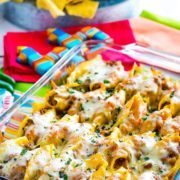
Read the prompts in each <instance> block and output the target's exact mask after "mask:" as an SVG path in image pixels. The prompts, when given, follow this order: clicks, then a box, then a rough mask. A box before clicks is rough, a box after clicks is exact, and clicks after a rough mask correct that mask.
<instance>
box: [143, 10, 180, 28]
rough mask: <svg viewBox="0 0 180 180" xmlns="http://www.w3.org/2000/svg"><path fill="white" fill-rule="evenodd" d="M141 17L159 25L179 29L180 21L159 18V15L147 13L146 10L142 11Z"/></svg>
mask: <svg viewBox="0 0 180 180" xmlns="http://www.w3.org/2000/svg"><path fill="white" fill-rule="evenodd" d="M141 17H144V18H147V19H150V20H153V21H156V22H158V23H160V24H164V25H166V26H170V27H172V28H175V29H180V21H177V20H174V19H171V18H167V17H164V16H160V15H157V14H154V13H152V12H149V11H147V10H143V11H142V13H141Z"/></svg>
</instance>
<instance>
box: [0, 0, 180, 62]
mask: <svg viewBox="0 0 180 180" xmlns="http://www.w3.org/2000/svg"><path fill="white" fill-rule="evenodd" d="M141 7H142V9H147V10H150V11H151V12H153V13H156V14H159V15H162V16H165V17H170V18H173V19H177V20H180V0H141ZM9 31H10V32H16V31H25V30H24V29H22V28H20V27H17V26H16V25H13V24H12V23H10V22H8V21H6V20H5V19H4V18H3V16H2V12H1V8H0V66H1V62H2V56H3V36H4V35H5V34H6V33H7V32H9Z"/></svg>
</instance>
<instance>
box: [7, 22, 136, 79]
mask: <svg viewBox="0 0 180 180" xmlns="http://www.w3.org/2000/svg"><path fill="white" fill-rule="evenodd" d="M94 26H95V27H97V28H99V29H101V30H102V31H104V32H106V33H107V34H109V35H110V36H111V37H112V38H113V39H114V41H115V43H117V44H121V45H125V44H129V43H133V42H135V38H134V35H133V32H132V30H131V27H130V24H129V21H128V20H124V21H118V22H112V23H106V24H99V25H94ZM81 28H82V27H72V28H64V30H65V31H66V32H68V33H71V34H73V33H75V32H77V31H78V30H79V29H81ZM17 46H30V47H32V48H34V49H35V50H37V51H38V52H40V53H41V54H46V53H47V52H49V51H50V50H51V49H52V48H54V46H52V45H49V44H48V43H47V35H46V32H45V31H42V32H20V33H11V32H9V33H7V35H6V36H5V37H4V72H5V73H6V74H8V75H10V76H11V77H12V78H14V79H15V80H16V81H23V82H36V81H37V80H38V79H39V78H40V76H39V75H38V74H37V73H36V72H35V71H34V70H33V69H32V68H30V67H27V66H24V65H21V64H19V63H17V62H16V50H17Z"/></svg>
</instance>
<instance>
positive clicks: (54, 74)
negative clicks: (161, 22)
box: [0, 41, 180, 180]
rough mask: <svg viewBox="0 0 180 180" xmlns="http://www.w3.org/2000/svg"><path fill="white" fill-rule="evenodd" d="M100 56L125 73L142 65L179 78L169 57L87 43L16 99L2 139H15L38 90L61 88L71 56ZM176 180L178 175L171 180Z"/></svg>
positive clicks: (2, 120)
mask: <svg viewBox="0 0 180 180" xmlns="http://www.w3.org/2000/svg"><path fill="white" fill-rule="evenodd" d="M97 54H101V55H102V57H103V59H104V60H115V61H121V62H122V64H123V65H124V67H125V70H129V69H130V68H131V67H132V66H133V64H134V63H137V64H142V65H143V66H144V67H145V68H151V67H155V68H158V69H160V70H162V71H163V73H165V74H167V75H168V76H171V77H172V78H173V79H176V80H179V78H180V58H179V57H176V56H172V55H169V54H163V53H161V52H157V51H154V50H151V49H147V48H145V47H142V46H139V45H137V44H129V45H126V46H121V45H117V44H111V43H106V42H100V41H87V42H86V43H84V44H80V45H78V46H76V47H74V48H72V49H71V50H69V52H68V53H66V54H65V55H64V56H63V57H62V58H61V59H60V60H59V61H58V62H57V63H56V64H55V65H54V66H53V67H52V68H51V69H50V70H49V71H48V72H47V73H46V74H44V75H43V76H42V77H41V78H40V79H39V80H38V81H37V82H36V83H35V84H34V85H33V86H32V87H31V88H30V89H29V90H28V91H27V92H26V93H24V94H23V95H22V96H21V97H19V98H18V99H17V100H16V101H15V103H14V104H13V105H12V106H11V107H10V108H9V109H8V110H7V111H6V112H5V113H4V114H2V115H1V116H0V129H1V131H2V132H3V134H4V137H5V139H10V138H15V137H16V135H17V131H18V128H19V124H20V122H21V120H22V119H23V118H24V117H25V116H26V115H27V114H29V113H31V105H32V103H33V102H34V101H36V102H40V101H42V100H43V98H42V97H37V94H39V93H38V92H39V91H41V88H42V87H43V88H44V87H46V88H47V91H48V90H50V86H49V85H50V84H54V83H52V82H55V83H56V84H57V85H58V84H61V83H62V82H63V80H64V79H65V78H66V76H67V69H68V67H69V66H70V65H71V66H72V64H75V65H77V63H76V62H74V60H73V59H74V57H75V56H77V55H78V56H82V57H83V58H84V59H86V60H87V59H91V58H93V57H95V56H96V55H97ZM179 177H180V171H179V172H178V173H177V175H176V177H175V180H178V179H179Z"/></svg>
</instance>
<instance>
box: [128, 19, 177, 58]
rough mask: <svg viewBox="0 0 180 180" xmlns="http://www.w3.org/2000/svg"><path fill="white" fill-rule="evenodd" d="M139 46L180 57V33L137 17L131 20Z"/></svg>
mask: <svg viewBox="0 0 180 180" xmlns="http://www.w3.org/2000/svg"><path fill="white" fill-rule="evenodd" d="M130 24H131V27H132V29H133V32H134V35H135V38H136V41H137V43H138V44H141V45H145V46H149V47H152V48H156V49H159V50H161V51H164V52H168V53H172V54H175V55H177V56H180V48H179V44H180V31H179V30H176V29H173V28H170V27H167V26H165V25H162V24H159V23H156V22H153V21H151V20H148V19H145V18H142V17H137V18H133V19H131V20H130Z"/></svg>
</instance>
